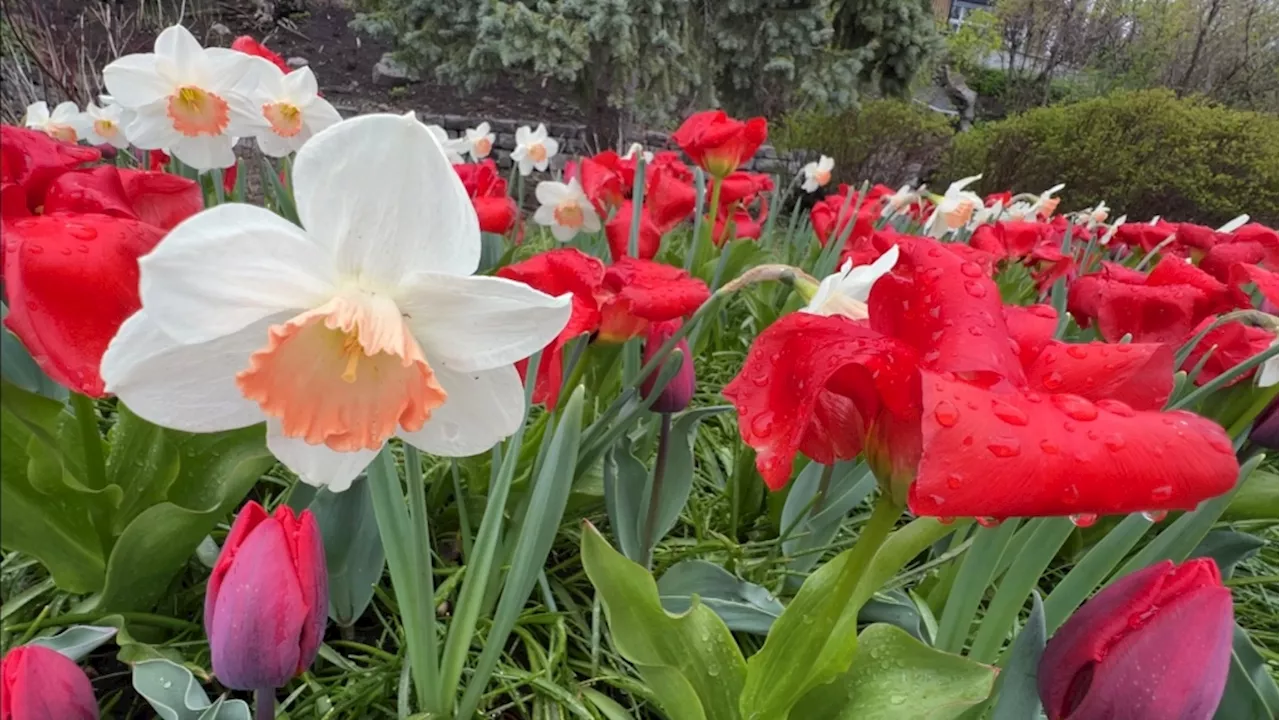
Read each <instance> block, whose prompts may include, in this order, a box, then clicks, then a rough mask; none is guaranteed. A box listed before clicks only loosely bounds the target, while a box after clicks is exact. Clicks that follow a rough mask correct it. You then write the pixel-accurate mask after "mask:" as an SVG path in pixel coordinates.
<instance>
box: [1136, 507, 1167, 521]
mask: <svg viewBox="0 0 1280 720" xmlns="http://www.w3.org/2000/svg"><path fill="white" fill-rule="evenodd" d="M1168 516H1169V511H1168V510H1143V511H1142V517H1144V518H1146V519H1148V520H1150V521H1151V522H1153V523H1158V522H1160V521H1161V520H1164V519H1165V518H1166V517H1168Z"/></svg>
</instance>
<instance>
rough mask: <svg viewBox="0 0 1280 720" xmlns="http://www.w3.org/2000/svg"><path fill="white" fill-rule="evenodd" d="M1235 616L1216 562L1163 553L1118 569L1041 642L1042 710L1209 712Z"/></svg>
mask: <svg viewBox="0 0 1280 720" xmlns="http://www.w3.org/2000/svg"><path fill="white" fill-rule="evenodd" d="M1233 625H1234V620H1233V619H1232V611H1231V591H1230V590H1228V589H1227V588H1225V587H1223V586H1222V579H1221V578H1220V577H1219V575H1218V566H1217V565H1215V564H1214V562H1213V561H1212V560H1209V559H1207V558H1198V559H1195V560H1190V561H1188V562H1185V563H1183V564H1182V565H1178V566H1176V567H1175V566H1174V564H1173V563H1172V562H1170V561H1169V560H1165V561H1163V562H1159V563H1156V564H1155V565H1152V566H1150V567H1148V568H1144V569H1142V570H1139V571H1137V572H1135V573H1132V574H1130V575H1126V576H1125V577H1122V578H1120V579H1119V580H1117V581H1115V582H1114V583H1112V584H1111V585H1109V586H1107V587H1106V588H1104V589H1103V590H1102V592H1100V593H1098V594H1097V595H1095V596H1094V597H1093V598H1092V599H1091V600H1089V601H1088V602H1087V603H1085V604H1084V605H1083V606H1082V607H1081V608H1080V609H1079V610H1077V611H1076V613H1075V614H1074V615H1072V616H1071V618H1070V619H1069V620H1067V622H1066V623H1065V624H1063V626H1062V627H1061V628H1059V629H1058V631H1057V632H1056V633H1055V634H1054V636H1053V638H1052V639H1050V640H1049V643H1048V645H1046V646H1045V649H1044V654H1043V655H1041V657H1040V665H1039V670H1038V672H1037V685H1038V687H1039V690H1040V700H1041V702H1042V703H1043V704H1044V709H1045V713H1046V714H1047V715H1048V716H1049V720H1067V719H1068V718H1069V719H1070V720H1168V719H1169V718H1180V719H1181V720H1209V718H1212V717H1213V716H1214V713H1215V712H1216V710H1217V708H1218V703H1219V701H1220V700H1221V699H1222V692H1223V689H1224V687H1225V686H1226V682H1227V669H1228V666H1229V664H1230V662H1231V636H1232V627H1233Z"/></svg>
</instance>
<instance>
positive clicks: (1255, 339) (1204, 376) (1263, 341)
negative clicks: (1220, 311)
mask: <svg viewBox="0 0 1280 720" xmlns="http://www.w3.org/2000/svg"><path fill="white" fill-rule="evenodd" d="M1213 322H1214V318H1205V319H1204V321H1202V322H1201V323H1200V324H1199V325H1197V326H1196V327H1195V328H1194V329H1193V330H1191V331H1189V332H1188V333H1187V334H1188V335H1190V336H1194V335H1196V334H1198V333H1200V332H1201V331H1202V330H1204V329H1205V328H1206V327H1208V326H1209V325H1210V324H1212V323H1213ZM1187 339H1188V340H1189V339H1190V338H1187ZM1275 341H1276V334H1275V333H1274V332H1272V331H1269V330H1264V329H1263V328H1259V327H1252V326H1250V325H1245V324H1244V323H1242V322H1239V321H1237V320H1233V321H1231V322H1229V323H1225V324H1223V325H1219V326H1218V327H1216V328H1214V329H1213V330H1210V331H1209V334H1208V335H1205V336H1204V339H1203V340H1201V341H1200V342H1199V343H1197V344H1196V346H1195V347H1194V348H1192V350H1191V354H1190V355H1188V356H1187V361H1186V362H1185V363H1183V364H1182V368H1181V369H1182V370H1186V371H1187V372H1191V370H1192V369H1194V368H1195V366H1196V365H1198V364H1199V363H1200V360H1201V358H1203V357H1204V355H1205V353H1207V352H1209V350H1210V348H1214V350H1213V354H1212V355H1210V356H1209V359H1208V360H1206V361H1205V363H1204V366H1203V367H1201V368H1200V374H1199V375H1197V376H1196V379H1195V383H1196V384H1197V385H1204V384H1205V383H1207V382H1209V381H1210V380H1213V379H1215V378H1217V377H1218V376H1219V375H1221V374H1223V373H1224V372H1226V371H1228V370H1230V369H1231V368H1233V367H1235V366H1236V365H1239V364H1240V363H1242V362H1244V361H1245V360H1248V359H1249V358H1251V357H1253V356H1254V355H1257V354H1258V353H1260V352H1262V351H1263V350H1266V349H1267V348H1268V347H1271V344H1272V343H1274V342H1275ZM1255 372H1257V371H1256V369H1255V370H1252V371H1250V372H1247V373H1245V374H1243V375H1240V376H1239V377H1237V378H1235V379H1234V380H1232V381H1231V382H1230V383H1229V384H1228V385H1235V384H1236V383H1238V382H1241V381H1242V380H1246V379H1248V378H1251V377H1253V375H1254V373H1255Z"/></svg>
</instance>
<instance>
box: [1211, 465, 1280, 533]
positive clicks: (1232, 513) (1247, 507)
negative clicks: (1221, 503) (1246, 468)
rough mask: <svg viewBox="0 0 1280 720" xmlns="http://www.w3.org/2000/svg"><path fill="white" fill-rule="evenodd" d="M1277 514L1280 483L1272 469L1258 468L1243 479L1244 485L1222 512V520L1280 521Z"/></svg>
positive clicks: (1279, 505) (1279, 516) (1278, 510)
mask: <svg viewBox="0 0 1280 720" xmlns="http://www.w3.org/2000/svg"><path fill="white" fill-rule="evenodd" d="M1277 512H1280V482H1277V478H1276V473H1275V471H1274V470H1273V469H1271V468H1269V467H1259V468H1258V469H1257V470H1254V471H1253V472H1252V473H1249V476H1248V477H1246V478H1245V480H1244V484H1243V485H1241V486H1240V489H1239V490H1237V491H1236V494H1235V497H1233V498H1231V502H1230V503H1229V504H1228V505H1227V509H1226V510H1225V511H1223V513H1222V519H1223V520H1226V521H1228V522H1237V521H1240V520H1272V521H1275V520H1277V519H1280V515H1277Z"/></svg>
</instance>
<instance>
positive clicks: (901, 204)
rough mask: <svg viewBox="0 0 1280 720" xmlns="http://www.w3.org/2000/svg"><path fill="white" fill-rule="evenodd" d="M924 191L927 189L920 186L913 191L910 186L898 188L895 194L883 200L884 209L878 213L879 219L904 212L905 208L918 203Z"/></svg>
mask: <svg viewBox="0 0 1280 720" xmlns="http://www.w3.org/2000/svg"><path fill="white" fill-rule="evenodd" d="M926 190H927V188H926V187H925V186H924V185H921V186H920V188H919V189H913V188H912V187H911V186H910V185H903V186H902V187H900V188H898V190H897V192H895V193H894V194H892V195H890V196H888V197H886V198H885V199H884V209H883V210H881V211H880V217H886V218H887V217H893V216H894V215H897V214H898V213H900V212H905V211H906V209H907V208H909V207H911V206H912V205H914V204H915V203H918V202H920V197H921V196H922V195H923V194H924V193H925V192H926Z"/></svg>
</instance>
